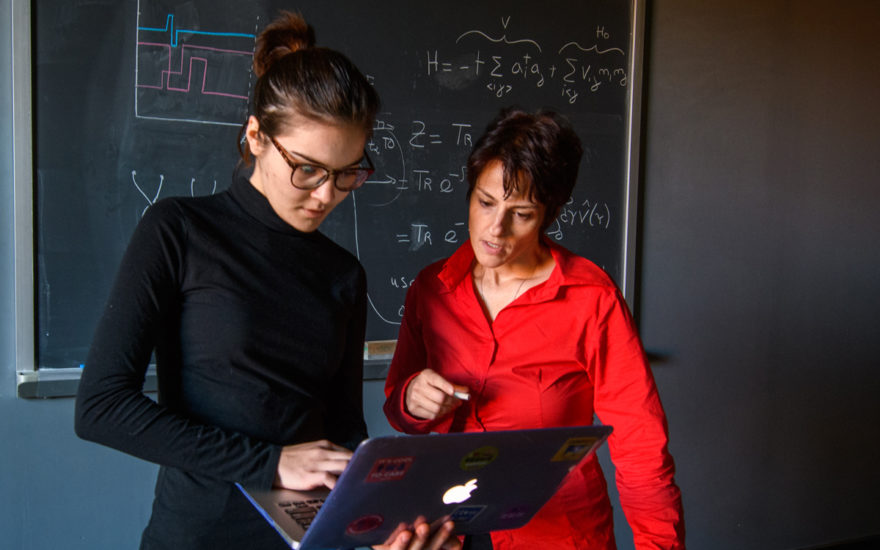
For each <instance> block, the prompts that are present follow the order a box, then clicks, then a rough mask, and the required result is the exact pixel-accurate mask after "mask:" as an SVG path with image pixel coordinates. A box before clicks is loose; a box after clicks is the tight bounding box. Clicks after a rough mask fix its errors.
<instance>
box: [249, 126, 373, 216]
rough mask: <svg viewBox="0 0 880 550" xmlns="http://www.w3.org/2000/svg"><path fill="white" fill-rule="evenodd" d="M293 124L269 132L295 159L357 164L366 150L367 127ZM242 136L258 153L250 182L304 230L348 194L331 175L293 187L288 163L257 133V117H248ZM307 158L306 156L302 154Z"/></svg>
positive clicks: (335, 166)
mask: <svg viewBox="0 0 880 550" xmlns="http://www.w3.org/2000/svg"><path fill="white" fill-rule="evenodd" d="M289 127H290V128H291V129H290V130H287V131H286V132H285V133H282V134H280V135H276V136H271V137H274V138H275V141H277V142H278V144H279V145H280V146H281V147H283V148H284V149H286V150H287V152H288V153H290V157H291V158H293V159H294V160H297V161H302V162H306V158H307V159H308V160H309V161H311V162H313V163H320V164H321V165H323V166H325V167H327V168H331V169H340V168H348V167H351V166H356V165H357V164H358V163H359V162H360V161H361V158H362V157H363V155H364V145H365V144H366V141H367V135H366V132H365V131H364V130H363V128H361V127H360V126H355V125H350V124H330V123H327V122H318V121H314V120H309V119H305V118H303V119H300V120H298V121H297V122H296V124H293V125H290V126H289ZM245 136H246V137H247V140H248V146H249V147H250V150H251V153H253V155H254V157H256V163H255V167H254V173H253V175H252V176H251V179H250V181H251V184H253V186H254V187H256V188H257V190H259V191H260V192H261V193H262V194H263V195H265V197H266V198H267V199H268V200H269V204H270V205H271V206H272V209H273V210H274V211H275V213H276V214H278V216H279V217H280V218H281V219H282V220H284V221H285V222H287V223H288V224H290V225H291V226H293V227H294V228H296V229H298V230H300V231H303V232H306V233H308V232H312V231H315V230H316V229H318V227H319V226H320V225H321V222H323V221H324V219H325V218H326V217H327V215H328V214H329V213H330V212H331V211H332V210H333V209H334V208H335V207H336V205H337V204H339V203H340V202H342V200H343V199H344V198H345V197H347V196H348V194H349V192H350V191H340V190H339V189H337V188H336V186H335V185H334V182H333V177H330V178H328V179H327V181H325V182H324V183H323V184H322V185H321V186H320V187H317V188H315V189H311V190H303V189H297V188H296V187H294V186H293V185H292V184H291V183H290V176H291V172H292V168H291V167H290V165H288V164H287V161H286V160H285V159H284V157H282V156H281V153H280V152H279V151H278V150H277V149H276V148H275V146H274V145H273V144H272V142H271V141H270V140H269V136H266V135H264V134H261V133H260V126H259V123H258V122H257V119H256V118H254V117H250V118H249V119H248V125H247V130H246V133H245ZM303 157H305V158H303Z"/></svg>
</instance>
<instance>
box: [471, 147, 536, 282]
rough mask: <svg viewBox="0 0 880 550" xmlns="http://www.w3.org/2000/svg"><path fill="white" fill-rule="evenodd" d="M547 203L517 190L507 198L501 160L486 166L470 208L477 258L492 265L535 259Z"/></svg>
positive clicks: (528, 262)
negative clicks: (544, 203) (535, 201)
mask: <svg viewBox="0 0 880 550" xmlns="http://www.w3.org/2000/svg"><path fill="white" fill-rule="evenodd" d="M543 218H544V206H543V205H541V204H538V203H534V202H532V201H531V200H530V199H529V198H528V196H527V195H526V196H523V195H522V194H521V193H517V192H513V193H511V195H510V196H509V197H507V198H506V199H505V198H504V169H503V167H502V165H501V162H500V161H497V160H494V161H492V162H490V163H489V164H487V165H486V167H485V168H484V169H483V171H482V172H481V173H480V175H479V176H478V177H477V183H476V185H474V190H473V192H472V193H471V199H470V206H469V209H468V231H469V232H470V240H471V246H472V247H473V249H474V255H475V256H476V259H477V261H478V262H479V263H480V264H481V265H483V266H484V267H488V268H497V267H500V266H503V265H508V266H512V265H514V264H516V263H517V262H523V263H524V264H527V265H528V264H530V263H531V262H534V260H535V258H534V254H533V252H534V251H536V250H537V248H538V246H539V243H540V236H541V229H540V226H541V220H542V219H543Z"/></svg>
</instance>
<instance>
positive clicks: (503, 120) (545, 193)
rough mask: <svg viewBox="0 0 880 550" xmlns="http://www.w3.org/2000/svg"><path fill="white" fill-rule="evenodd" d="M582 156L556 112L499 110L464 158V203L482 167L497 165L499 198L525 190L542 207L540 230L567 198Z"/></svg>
mask: <svg viewBox="0 0 880 550" xmlns="http://www.w3.org/2000/svg"><path fill="white" fill-rule="evenodd" d="M582 156H583V147H582V146H581V140H580V138H578V136H577V134H576V133H575V131H574V129H573V128H572V126H571V123H570V122H569V121H568V119H566V118H565V117H564V116H562V115H560V114H559V113H556V112H554V111H550V110H539V111H537V112H535V113H530V112H528V111H525V110H523V109H521V108H519V107H508V108H505V109H502V110H501V112H500V113H499V114H498V116H496V117H495V119H494V120H492V122H490V123H489V125H488V126H486V130H485V132H484V133H483V135H482V136H481V137H480V138H479V139H478V140H477V143H476V145H474V149H473V151H471V154H470V156H469V157H468V162H467V176H468V194H467V196H468V199H470V196H471V193H473V190H474V187H475V186H476V184H477V179H478V178H479V177H480V174H481V173H482V171H483V170H484V169H485V168H486V166H488V165H489V163H491V162H492V161H495V160H497V161H500V162H501V165H502V167H503V170H504V197H505V198H507V197H508V196H510V194H511V193H512V192H514V191H517V192H525V191H528V196H529V199H530V200H531V201H533V202H535V203H538V204H541V205H543V206H544V207H545V213H544V220H543V221H542V224H541V231H544V230H545V229H547V228H548V227H550V224H551V223H553V220H554V219H556V216H557V214H558V213H559V210H560V208H562V206H563V205H564V204H565V203H566V202H567V201H568V199H569V197H571V192H572V190H573V189H574V185H575V183H576V182H577V175H578V167H579V166H580V162H581V157H582Z"/></svg>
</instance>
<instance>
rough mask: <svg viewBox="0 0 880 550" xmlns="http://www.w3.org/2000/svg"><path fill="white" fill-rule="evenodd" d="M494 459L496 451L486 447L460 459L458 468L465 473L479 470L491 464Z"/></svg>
mask: <svg viewBox="0 0 880 550" xmlns="http://www.w3.org/2000/svg"><path fill="white" fill-rule="evenodd" d="M496 458H498V449H497V448H495V447H492V446H490V445H487V446H485V447H480V448H479V449H476V450H474V451H471V452H469V453H468V454H466V455H465V456H464V458H462V459H461V463H460V464H459V466H461V469H462V470H464V471H466V472H467V471H470V470H479V469H480V468H485V467H486V466H488V465H489V464H491V463H492V461H493V460H495V459H496Z"/></svg>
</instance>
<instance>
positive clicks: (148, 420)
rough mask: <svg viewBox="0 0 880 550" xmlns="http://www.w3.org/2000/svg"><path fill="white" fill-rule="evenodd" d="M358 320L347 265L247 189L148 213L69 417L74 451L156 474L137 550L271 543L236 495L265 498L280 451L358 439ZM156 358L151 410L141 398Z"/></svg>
mask: <svg viewBox="0 0 880 550" xmlns="http://www.w3.org/2000/svg"><path fill="white" fill-rule="evenodd" d="M365 318H366V279H365V275H364V271H363V268H362V267H361V265H360V264H359V263H358V261H357V259H356V258H354V257H353V256H352V255H351V254H350V253H348V252H347V251H345V250H344V249H342V248H341V247H339V246H338V245H336V244H335V243H333V242H332V241H330V240H329V239H328V238H327V237H325V236H324V235H322V234H320V233H318V232H314V233H302V232H300V231H298V230H296V229H294V228H293V227H291V226H290V225H288V224H287V223H285V222H284V221H283V220H282V219H281V218H279V217H278V216H277V214H275V212H274V211H273V210H272V208H271V206H270V204H269V202H268V201H267V200H266V198H265V197H264V196H263V195H262V194H260V193H259V192H258V191H257V190H256V189H255V188H254V187H253V186H252V185H251V184H250V183H249V182H248V181H247V180H246V179H244V178H243V177H236V178H235V181H234V182H233V184H232V186H231V187H230V188H229V189H228V190H227V191H225V192H222V193H219V194H217V195H214V196H211V197H198V198H171V199H164V200H162V201H159V202H157V203H156V204H155V205H153V206H151V207H150V208H149V210H147V212H146V214H145V215H144V217H143V219H142V220H141V222H140V224H139V225H138V227H137V229H136V230H135V233H134V235H133V237H132V239H131V242H130V244H129V246H128V249H127V251H126V253H125V256H124V258H123V260H122V264H121V266H120V269H119V273H118V275H117V278H116V281H115V284H114V286H113V289H112V291H111V294H110V298H109V301H108V303H107V306H106V309H105V311H104V314H103V316H102V318H101V320H100V322H99V324H98V328H97V331H96V333H95V337H94V340H93V342H92V347H91V349H90V351H89V355H88V359H87V361H86V367H85V370H84V371H83V374H82V380H81V382H80V386H79V392H78V395H77V404H76V431H77V433H78V434H79V435H80V437H83V438H85V439H89V440H92V441H96V442H98V443H102V444H104V445H108V446H111V447H114V448H116V449H119V450H121V451H124V452H126V453H130V454H132V455H134V456H137V457H140V458H142V459H145V460H149V461H151V462H156V463H158V464H160V465H161V469H160V472H159V476H158V480H157V482H156V494H155V500H154V503H153V515H152V518H151V520H150V524H149V526H148V527H147V529H146V531H145V532H144V540H143V542H142V547H144V548H161V547H163V545H166V546H168V547H170V548H187V549H194V548H210V549H211V550H217V549H218V548H223V549H224V550H230V549H232V548H238V547H242V548H253V547H259V546H255V544H256V542H257V541H258V539H260V537H263V536H265V537H266V540H267V541H268V540H271V541H272V542H276V541H277V542H281V538H280V537H278V535H277V534H275V532H274V531H272V529H271V528H270V527H269V525H268V523H266V522H265V521H264V520H263V519H262V518H260V517H259V516H258V515H257V514H256V512H255V511H254V510H253V509H252V507H251V506H250V504H249V503H248V502H247V501H246V500H245V499H244V497H243V496H242V495H241V494H240V493H239V491H238V490H237V489H236V488H235V486H234V485H233V482H240V483H242V484H247V485H249V486H256V487H262V488H269V487H270V486H271V485H272V483H273V481H274V479H275V472H276V468H277V465H278V459H279V456H280V453H281V446H282V445H289V444H294V443H302V442H306V441H313V440H317V439H322V438H326V439H329V440H330V441H333V442H335V443H339V444H341V445H345V446H347V447H349V448H354V447H355V446H356V445H357V443H359V442H360V441H361V440H362V439H363V438H365V437H366V424H365V422H364V418H363V406H362V399H363V398H362V369H363V339H364V326H365ZM154 349H155V354H156V355H155V356H156V368H157V374H158V380H159V399H158V404H157V403H155V402H154V401H152V400H151V399H150V398H149V397H146V396H144V395H143V393H142V388H143V381H144V373H145V371H146V369H147V366H148V363H149V360H150V354H151V352H152V351H153V350H154ZM235 540H238V541H240V542H241V544H240V546H239V545H236V542H234V541H235Z"/></svg>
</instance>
